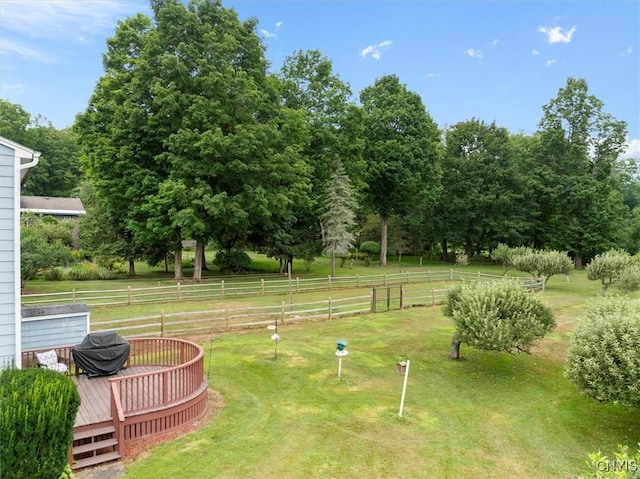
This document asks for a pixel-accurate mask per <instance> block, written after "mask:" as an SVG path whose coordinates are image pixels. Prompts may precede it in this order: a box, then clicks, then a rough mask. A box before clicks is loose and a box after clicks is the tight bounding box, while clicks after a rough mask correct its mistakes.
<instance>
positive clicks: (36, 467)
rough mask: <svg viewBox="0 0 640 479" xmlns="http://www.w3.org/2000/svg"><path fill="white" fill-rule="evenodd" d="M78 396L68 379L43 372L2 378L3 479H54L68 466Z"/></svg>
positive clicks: (20, 372) (0, 464)
mask: <svg viewBox="0 0 640 479" xmlns="http://www.w3.org/2000/svg"><path fill="white" fill-rule="evenodd" d="M79 406H80V396H79V394H78V390H77V389H76V386H75V384H74V383H73V382H72V381H71V379H69V378H68V377H67V376H65V375H63V374H61V373H58V372H56V371H51V370H48V369H41V368H28V369H5V370H3V371H2V372H1V373H0V467H1V468H2V469H1V472H2V478H3V479H58V478H59V477H60V476H61V474H62V473H63V471H64V470H65V466H66V465H67V454H68V452H69V446H70V445H71V442H72V441H73V423H74V421H75V418H76V413H77V411H78V407H79Z"/></svg>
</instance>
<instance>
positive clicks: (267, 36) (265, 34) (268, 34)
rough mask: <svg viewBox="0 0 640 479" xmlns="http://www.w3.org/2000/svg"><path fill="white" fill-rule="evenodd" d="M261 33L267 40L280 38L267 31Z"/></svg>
mask: <svg viewBox="0 0 640 479" xmlns="http://www.w3.org/2000/svg"><path fill="white" fill-rule="evenodd" d="M260 33H262V36H263V37H265V38H276V37H277V36H278V35H276V34H275V33H272V32H270V31H269V30H265V29H262V30H260Z"/></svg>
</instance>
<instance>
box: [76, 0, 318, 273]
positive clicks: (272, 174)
mask: <svg viewBox="0 0 640 479" xmlns="http://www.w3.org/2000/svg"><path fill="white" fill-rule="evenodd" d="M151 5H152V10H153V18H152V19H149V18H147V17H145V16H143V15H138V16H136V17H134V18H129V19H127V20H126V21H125V22H122V23H121V24H120V25H119V26H118V29H117V31H116V35H115V36H114V38H112V39H111V40H109V43H108V50H107V54H106V55H105V61H104V65H105V75H104V76H103V77H102V78H101V79H100V81H99V83H98V86H97V87H96V90H95V92H94V95H93V97H92V99H91V101H90V104H89V107H88V109H87V111H86V113H85V114H84V115H82V116H81V117H80V119H79V121H78V129H79V131H80V132H81V136H82V141H83V144H84V146H85V149H86V158H87V160H86V162H85V167H86V169H87V172H88V174H89V177H90V179H91V180H92V182H93V183H94V187H95V189H96V193H97V194H98V195H99V196H100V197H101V200H102V201H104V203H105V204H107V206H108V207H109V208H110V210H111V211H112V214H111V216H112V217H114V218H118V219H119V220H120V221H121V224H122V225H123V226H124V228H125V229H126V230H129V231H131V232H132V233H133V235H134V237H136V238H138V239H142V240H143V241H144V242H150V241H154V242H155V243H156V244H161V243H162V242H166V243H169V244H171V245H172V246H173V248H174V249H175V251H176V254H175V258H176V266H175V275H176V277H180V276H181V275H182V267H181V263H180V258H181V242H182V240H183V239H195V240H196V241H197V243H198V247H197V252H198V254H197V255H196V258H195V262H194V279H196V280H197V279H200V275H201V270H202V259H203V251H204V244H205V242H206V241H207V240H209V239H213V240H214V241H215V242H216V243H217V245H218V246H219V247H221V248H222V249H225V250H231V249H232V248H237V247H243V246H245V245H246V244H248V243H251V244H255V243H260V242H269V241H273V238H274V237H278V238H282V237H284V236H286V235H287V234H288V233H289V229H290V226H291V224H292V223H293V221H294V220H295V217H294V215H293V213H292V211H293V210H294V205H295V204H297V203H298V202H304V201H305V200H306V196H307V192H308V183H307V172H306V165H305V163H304V162H303V161H302V160H301V158H300V155H299V152H298V150H299V146H298V145H299V144H300V143H301V136H303V133H302V132H303V123H302V118H301V116H300V115H299V114H298V113H297V112H295V111H292V110H291V109H288V108H286V107H283V106H282V105H281V103H280V97H279V90H278V88H279V83H278V81H277V80H276V79H275V78H274V77H272V76H270V75H268V74H267V62H266V60H265V58H264V48H263V46H262V44H261V42H260V40H259V38H258V36H257V35H256V33H255V27H256V21H255V20H254V19H250V20H247V21H245V22H241V21H240V20H239V19H238V16H237V14H236V12H235V11H234V10H231V9H226V8H224V7H222V5H221V3H220V2H219V1H216V0H192V1H190V2H189V3H188V5H185V4H183V3H182V2H180V1H178V0H157V1H153V2H152V4H151Z"/></svg>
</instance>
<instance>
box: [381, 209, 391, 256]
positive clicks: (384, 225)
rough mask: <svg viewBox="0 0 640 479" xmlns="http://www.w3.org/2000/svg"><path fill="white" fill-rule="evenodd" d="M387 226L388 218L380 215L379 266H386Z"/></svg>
mask: <svg viewBox="0 0 640 479" xmlns="http://www.w3.org/2000/svg"><path fill="white" fill-rule="evenodd" d="M388 226H389V216H388V215H380V266H382V267H383V268H384V267H386V266H387V242H388V235H387V230H388Z"/></svg>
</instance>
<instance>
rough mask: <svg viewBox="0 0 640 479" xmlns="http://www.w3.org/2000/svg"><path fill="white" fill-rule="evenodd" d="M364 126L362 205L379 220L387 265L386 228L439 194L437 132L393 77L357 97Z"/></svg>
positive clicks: (419, 102) (412, 96)
mask: <svg viewBox="0 0 640 479" xmlns="http://www.w3.org/2000/svg"><path fill="white" fill-rule="evenodd" d="M360 101H361V103H362V109H363V116H364V121H363V123H364V126H365V132H364V135H365V150H364V160H365V163H366V165H365V170H364V181H365V183H366V184H367V188H366V189H365V194H364V197H365V202H366V203H367V206H368V207H369V208H370V209H371V211H373V212H375V213H376V214H378V215H380V219H381V235H380V265H381V266H386V264H387V244H388V238H387V226H388V222H389V218H390V217H391V216H392V215H399V216H405V215H407V214H408V213H410V212H415V211H416V210H419V209H425V210H426V208H427V207H428V206H429V205H430V204H432V203H433V202H434V201H435V199H436V197H437V194H438V192H439V191H440V177H441V168H440V162H441V159H442V144H441V140H440V131H439V129H438V126H437V125H436V123H435V122H434V121H433V120H432V119H431V116H430V115H429V113H428V112H427V110H426V109H425V107H424V105H423V103H422V100H421V98H420V96H419V95H418V94H416V93H414V92H411V91H409V90H408V89H407V87H406V86H405V85H403V84H401V83H400V80H399V79H398V77H397V76H395V75H387V76H383V77H381V78H379V79H377V80H376V82H375V84H374V85H372V86H369V87H367V88H365V89H364V90H363V91H362V92H361V93H360Z"/></svg>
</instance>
